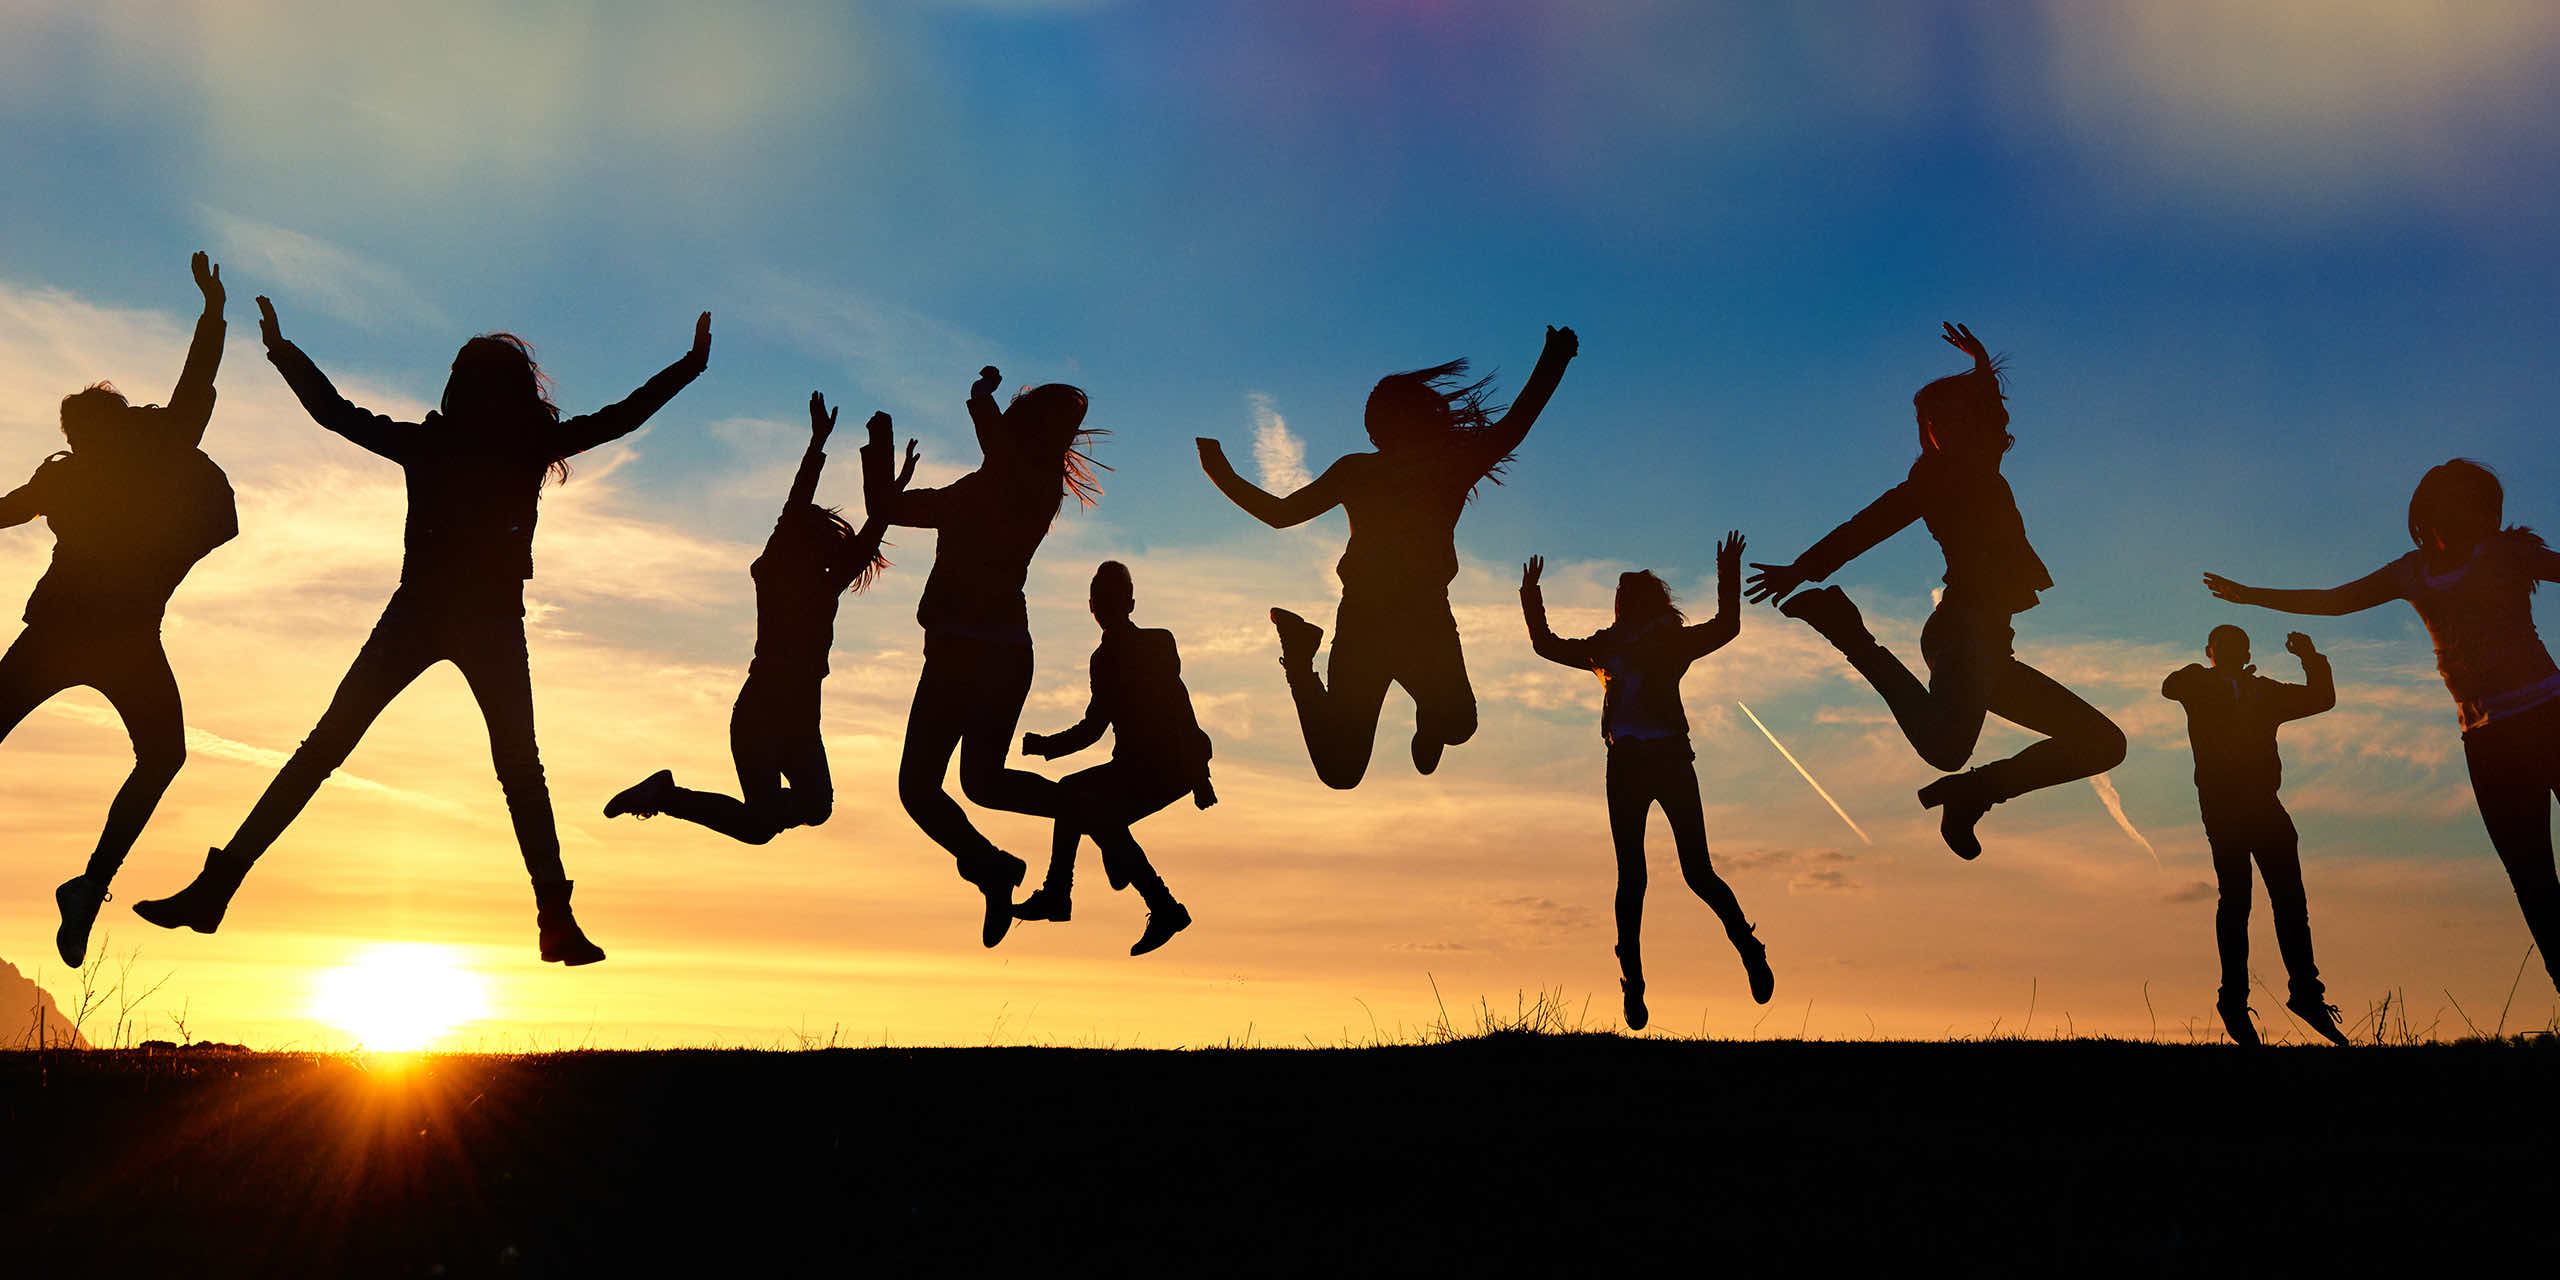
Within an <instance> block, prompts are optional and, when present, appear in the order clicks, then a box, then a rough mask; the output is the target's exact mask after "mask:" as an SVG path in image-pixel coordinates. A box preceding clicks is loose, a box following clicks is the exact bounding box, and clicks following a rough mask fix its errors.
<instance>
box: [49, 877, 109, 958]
mask: <svg viewBox="0 0 2560 1280" xmlns="http://www.w3.org/2000/svg"><path fill="white" fill-rule="evenodd" d="M106 900H107V886H105V885H103V884H99V883H95V882H93V881H91V880H90V879H89V877H88V876H86V875H77V876H73V877H71V878H70V879H68V880H65V881H63V882H62V887H61V888H59V889H56V890H54V891H53V905H54V906H55V907H57V908H59V909H60V910H61V912H62V927H61V928H59V929H56V930H54V932H53V949H54V950H55V951H58V952H60V953H61V954H62V962H63V963H64V964H67V965H70V966H71V967H72V968H74V969H77V968H79V967H80V962H81V961H82V960H85V959H87V958H88V956H89V926H91V925H93V924H96V923H97V922H98V904H99V903H101V902H105V901H106Z"/></svg>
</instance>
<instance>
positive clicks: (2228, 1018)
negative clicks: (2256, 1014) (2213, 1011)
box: [2215, 1001, 2258, 1048]
mask: <svg viewBox="0 0 2560 1280" xmlns="http://www.w3.org/2000/svg"><path fill="white" fill-rule="evenodd" d="M2215 1007H2216V1008H2218V1009H2220V1010H2221V1011H2222V1029H2223V1030H2224V1031H2227V1032H2229V1033H2230V1034H2231V1043H2233V1044H2236V1045H2243V1046H2247V1047H2249V1048H2256V1047H2257V1044H2258V1027H2257V1024H2255V1023H2253V1022H2251V1021H2249V1005H2248V1003H2247V1002H2246V1001H2243V1002H2241V1003H2238V1004H2222V1005H2217V1006H2215Z"/></svg>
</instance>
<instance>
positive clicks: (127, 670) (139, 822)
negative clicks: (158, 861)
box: [0, 621, 187, 885]
mask: <svg viewBox="0 0 2560 1280" xmlns="http://www.w3.org/2000/svg"><path fill="white" fill-rule="evenodd" d="M78 685H87V686H88V687H90V688H92V689H95V690H97V691H98V692H99V693H101V694H103V695H105V697H106V699H107V702H108V704H109V705H111V706H113V707H114V708H115V710H116V714H117V715H118V716H120V717H122V718H123V720H124V728H125V732H126V734H128V735H130V736H131V737H132V739H133V772H131V773H130V774H127V775H126V776H125V780H124V785H123V786H122V787H120V788H118V789H117V791H116V798H115V803H114V804H112V805H110V806H109V807H108V809H107V824H106V827H105V828H104V829H103V830H101V831H99V833H98V847H97V849H96V850H95V851H94V852H92V853H91V854H90V855H89V865H88V868H87V869H86V871H85V872H84V873H83V874H86V875H88V876H89V877H91V878H92V879H93V880H95V881H96V882H97V883H98V884H100V885H104V884H105V883H106V882H107V881H108V880H110V879H112V878H113V877H114V876H115V873H116V869H117V868H118V867H121V866H123V865H124V857H125V854H126V853H127V852H128V851H130V850H131V849H132V848H133V842H134V839H135V838H136V837H137V836H140V835H141V834H142V827H143V824H144V823H147V822H149V821H150V820H151V811H152V810H153V809H154V808H155V807H157V806H158V805H159V803H160V796H161V794H162V793H163V792H166V791H167V790H168V789H169V783H170V782H171V781H173V780H175V779H176V778H177V776H178V770H179V768H180V767H181V766H183V765H185V764H186V761H187V729H186V718H185V716H184V714H183V713H182V712H181V710H180V707H179V703H178V680H177V677H176V676H174V675H172V674H171V673H170V671H169V656H168V654H166V653H165V652H163V651H162V650H161V648H160V629H159V626H158V625H157V622H156V621H154V622H150V623H144V624H140V625H134V626H127V627H121V628H114V629H101V628H92V627H81V626H73V625H68V624H63V623H50V624H48V623H42V622H38V623H33V624H30V625H29V626H28V627H27V629H26V630H25V631H23V632H21V633H19V635H18V639H17V641H16V642H15V643H13V644H11V645H10V646H9V651H8V653H7V654H6V655H0V737H6V736H8V734H9V733H10V732H11V731H13V730H15V729H16V728H17V727H18V722H19V721H21V720H24V719H26V717H27V713H28V712H30V711H33V710H35V709H36V707H38V706H39V705H41V704H42V703H43V702H44V701H45V700H46V699H48V698H50V697H52V696H53V695H55V694H57V693H60V692H62V691H63V690H65V689H69V688H72V687H74V686H78Z"/></svg>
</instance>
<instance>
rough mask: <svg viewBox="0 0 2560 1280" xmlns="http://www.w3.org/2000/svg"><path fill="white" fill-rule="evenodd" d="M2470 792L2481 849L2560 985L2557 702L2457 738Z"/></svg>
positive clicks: (2559, 739) (2559, 715)
mask: <svg viewBox="0 0 2560 1280" xmlns="http://www.w3.org/2000/svg"><path fill="white" fill-rule="evenodd" d="M2462 757H2463V760H2464V762H2465V763H2467V764H2468V765H2469V766H2470V768H2471V792H2472V794H2473V795H2474V796H2476V797H2477V798H2478V799H2479V802H2480V821H2481V823H2482V825H2484V826H2486V827H2487V828H2488V829H2489V843H2490V844H2492V845H2494V846H2496V848H2497V850H2498V861H2499V862H2501V863H2503V864H2505V866H2506V868H2507V882H2508V883H2509V884H2511V885H2513V886H2514V887H2515V891H2516V905H2517V906H2519V907H2522V908H2523V909H2524V923H2525V928H2526V929H2527V930H2529V931H2530V932H2531V933H2532V934H2533V941H2534V945H2535V946H2536V947H2538V948H2540V949H2541V951H2542V963H2543V967H2544V968H2545V970H2547V971H2548V972H2549V973H2550V974H2551V980H2552V982H2553V983H2554V984H2555V985H2560V874H2555V871H2554V868H2553V864H2552V853H2551V800H2552V796H2553V794H2554V793H2555V791H2560V701H2555V702H2546V703H2543V704H2542V705H2541V706H2539V707H2536V708H2534V709H2532V710H2530V711H2523V712H2518V713H2516V714H2515V715H2511V716H2502V717H2500V718H2498V719H2495V720H2491V721H2489V722H2488V723H2486V724H2483V725H2481V726H2479V727H2478V728H2475V729H2472V730H2470V731H2468V732H2466V733H2464V734H2463V735H2462Z"/></svg>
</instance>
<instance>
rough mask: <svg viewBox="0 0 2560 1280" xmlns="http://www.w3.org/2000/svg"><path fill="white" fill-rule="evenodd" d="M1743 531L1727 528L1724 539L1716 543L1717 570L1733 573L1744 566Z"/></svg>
mask: <svg viewBox="0 0 2560 1280" xmlns="http://www.w3.org/2000/svg"><path fill="white" fill-rule="evenodd" d="M1742 546H1743V543H1742V531H1741V530H1739V529H1727V530H1725V534H1724V541H1722V542H1719V543H1717V544H1716V571H1717V572H1718V573H1731V572H1733V571H1734V570H1736V569H1739V568H1741V567H1742Z"/></svg>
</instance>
